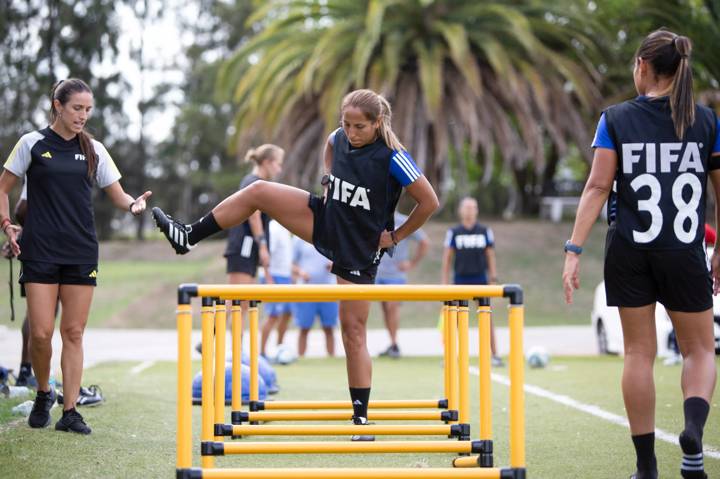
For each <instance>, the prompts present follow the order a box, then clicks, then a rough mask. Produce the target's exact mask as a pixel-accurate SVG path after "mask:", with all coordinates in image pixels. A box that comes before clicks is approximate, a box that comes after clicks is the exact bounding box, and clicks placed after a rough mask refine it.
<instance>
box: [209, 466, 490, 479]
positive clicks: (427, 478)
mask: <svg viewBox="0 0 720 479" xmlns="http://www.w3.org/2000/svg"><path fill="white" fill-rule="evenodd" d="M500 474H501V470H500V469H499V468H493V467H489V468H483V469H479V468H478V469H452V468H424V469H421V468H416V467H406V468H388V467H384V468H372V469H361V468H355V469H351V468H322V469H321V468H300V469H290V468H282V469H260V468H254V469H202V477H203V479H205V478H207V479H246V478H256V479H315V478H317V479H365V478H387V479H448V478H450V479H465V478H475V479H500Z"/></svg>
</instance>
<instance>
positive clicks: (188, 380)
mask: <svg viewBox="0 0 720 479" xmlns="http://www.w3.org/2000/svg"><path fill="white" fill-rule="evenodd" d="M176 315H177V329H178V372H177V374H178V378H177V383H178V385H177V446H176V447H177V464H176V467H177V468H178V469H186V468H189V467H191V466H192V443H191V442H190V441H189V440H186V438H188V439H189V438H190V437H191V436H192V423H191V421H192V394H188V391H192V368H191V361H190V334H191V332H192V306H191V305H190V304H178V308H177V312H176Z"/></svg>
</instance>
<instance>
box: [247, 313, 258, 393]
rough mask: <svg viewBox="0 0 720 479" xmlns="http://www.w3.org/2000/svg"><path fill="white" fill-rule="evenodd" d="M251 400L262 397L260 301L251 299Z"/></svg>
mask: <svg viewBox="0 0 720 479" xmlns="http://www.w3.org/2000/svg"><path fill="white" fill-rule="evenodd" d="M248 315H249V317H250V401H257V400H259V399H260V379H259V378H260V372H259V370H258V355H259V354H260V351H259V350H258V349H259V348H258V301H250V309H249V311H248Z"/></svg>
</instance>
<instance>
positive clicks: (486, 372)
mask: <svg viewBox="0 0 720 479" xmlns="http://www.w3.org/2000/svg"><path fill="white" fill-rule="evenodd" d="M477 302H478V308H477V318H478V345H479V347H478V368H479V370H480V375H479V376H480V439H482V440H487V441H489V440H492V389H491V387H492V386H491V384H492V383H491V381H490V361H491V356H492V352H491V350H490V336H491V334H492V333H491V329H490V328H491V323H490V321H491V320H492V316H491V314H492V310H491V309H490V299H489V298H478V299H477Z"/></svg>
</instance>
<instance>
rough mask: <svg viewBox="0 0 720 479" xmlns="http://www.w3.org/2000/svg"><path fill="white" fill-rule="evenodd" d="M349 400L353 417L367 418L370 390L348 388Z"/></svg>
mask: <svg viewBox="0 0 720 479" xmlns="http://www.w3.org/2000/svg"><path fill="white" fill-rule="evenodd" d="M350 400H351V401H352V406H353V414H354V415H355V417H364V418H367V410H368V402H369V401H370V388H350Z"/></svg>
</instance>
